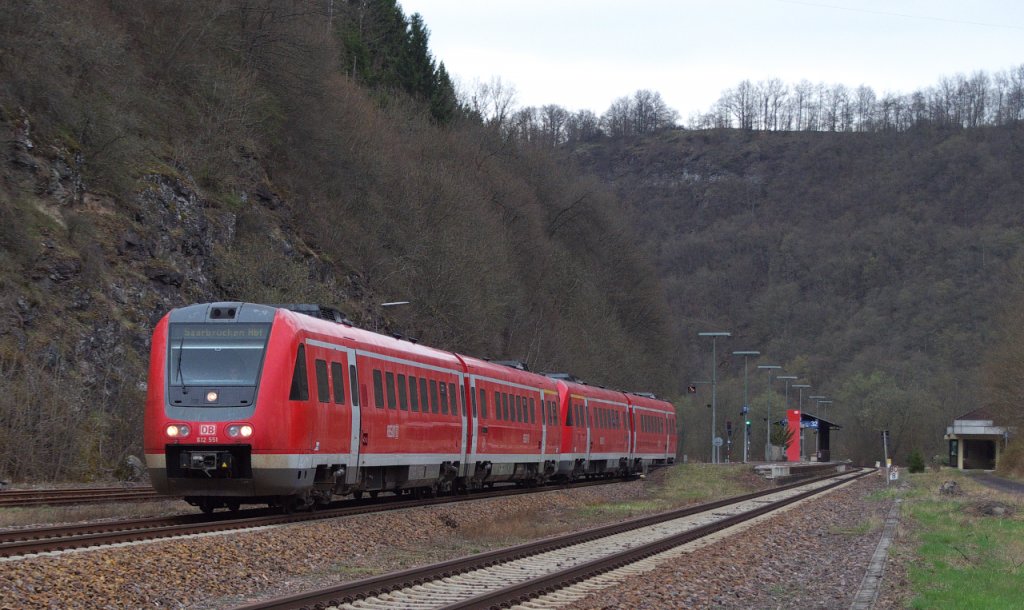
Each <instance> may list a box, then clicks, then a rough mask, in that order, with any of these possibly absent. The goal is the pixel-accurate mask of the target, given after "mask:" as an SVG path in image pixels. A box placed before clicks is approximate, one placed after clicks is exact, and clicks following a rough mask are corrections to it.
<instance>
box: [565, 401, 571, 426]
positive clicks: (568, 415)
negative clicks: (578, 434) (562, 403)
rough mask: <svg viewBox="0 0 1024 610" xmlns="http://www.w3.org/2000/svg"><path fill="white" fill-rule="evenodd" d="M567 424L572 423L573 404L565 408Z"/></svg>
mask: <svg viewBox="0 0 1024 610" xmlns="http://www.w3.org/2000/svg"><path fill="white" fill-rule="evenodd" d="M565 425H566V426H571V425H572V405H569V408H568V409H566V410H565Z"/></svg>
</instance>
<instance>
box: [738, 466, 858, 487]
mask: <svg viewBox="0 0 1024 610" xmlns="http://www.w3.org/2000/svg"><path fill="white" fill-rule="evenodd" d="M849 468H850V462H773V463H767V464H757V465H755V466H754V472H756V473H757V474H759V475H761V476H762V477H764V478H766V479H769V480H771V481H774V482H776V483H780V484H781V483H792V482H793V481H799V480H800V479H809V478H811V477H817V476H821V475H824V474H831V473H836V472H846V471H847V470H848V469H849Z"/></svg>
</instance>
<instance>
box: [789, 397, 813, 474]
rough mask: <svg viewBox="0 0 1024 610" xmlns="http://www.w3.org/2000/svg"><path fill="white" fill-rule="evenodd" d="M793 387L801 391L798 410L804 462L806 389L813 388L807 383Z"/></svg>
mask: <svg viewBox="0 0 1024 610" xmlns="http://www.w3.org/2000/svg"><path fill="white" fill-rule="evenodd" d="M793 387H794V388H798V389H799V390H800V398H799V399H798V401H799V402H798V405H797V408H798V409H800V431H799V432H800V459H801V460H802V459H803V457H804V426H803V419H804V388H810V387H811V386H810V384H807V383H794V384H793Z"/></svg>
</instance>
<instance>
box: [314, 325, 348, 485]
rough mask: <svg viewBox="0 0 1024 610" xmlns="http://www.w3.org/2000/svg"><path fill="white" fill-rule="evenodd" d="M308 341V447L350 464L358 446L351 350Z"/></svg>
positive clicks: (338, 461)
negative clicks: (310, 373)
mask: <svg viewBox="0 0 1024 610" xmlns="http://www.w3.org/2000/svg"><path fill="white" fill-rule="evenodd" d="M308 344H309V346H310V348H311V349H310V352H311V354H312V360H313V364H312V368H313V380H314V388H315V390H314V392H312V394H313V396H311V398H315V402H314V405H315V413H314V414H313V422H312V423H313V425H312V426H311V427H310V439H309V442H310V445H309V448H310V450H311V451H313V452H314V453H321V454H325V455H331V456H332V457H333V458H334V459H335V460H337V462H336V463H340V462H343V463H345V464H349V465H351V464H352V463H353V462H354V461H355V457H356V455H355V454H356V453H357V451H358V447H359V443H358V438H359V436H358V435H359V421H360V416H359V408H358V405H359V391H358V385H357V383H356V381H357V376H356V375H355V351H354V350H352V349H348V348H344V347H341V346H339V345H334V344H330V343H322V342H320V341H315V340H310V341H308ZM314 348H315V349H314Z"/></svg>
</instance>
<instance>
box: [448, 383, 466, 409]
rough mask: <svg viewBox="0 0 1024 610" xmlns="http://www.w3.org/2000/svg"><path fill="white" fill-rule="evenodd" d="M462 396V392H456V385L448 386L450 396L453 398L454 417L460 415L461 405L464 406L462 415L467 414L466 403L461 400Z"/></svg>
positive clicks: (450, 384)
mask: <svg viewBox="0 0 1024 610" xmlns="http://www.w3.org/2000/svg"><path fill="white" fill-rule="evenodd" d="M460 394H461V392H458V391H456V389H455V384H454V383H449V384H448V396H450V397H451V403H452V415H458V414H459V405H462V414H463V415H465V414H466V403H465V402H464V401H462V400H459V399H460V398H461V396H460Z"/></svg>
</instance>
